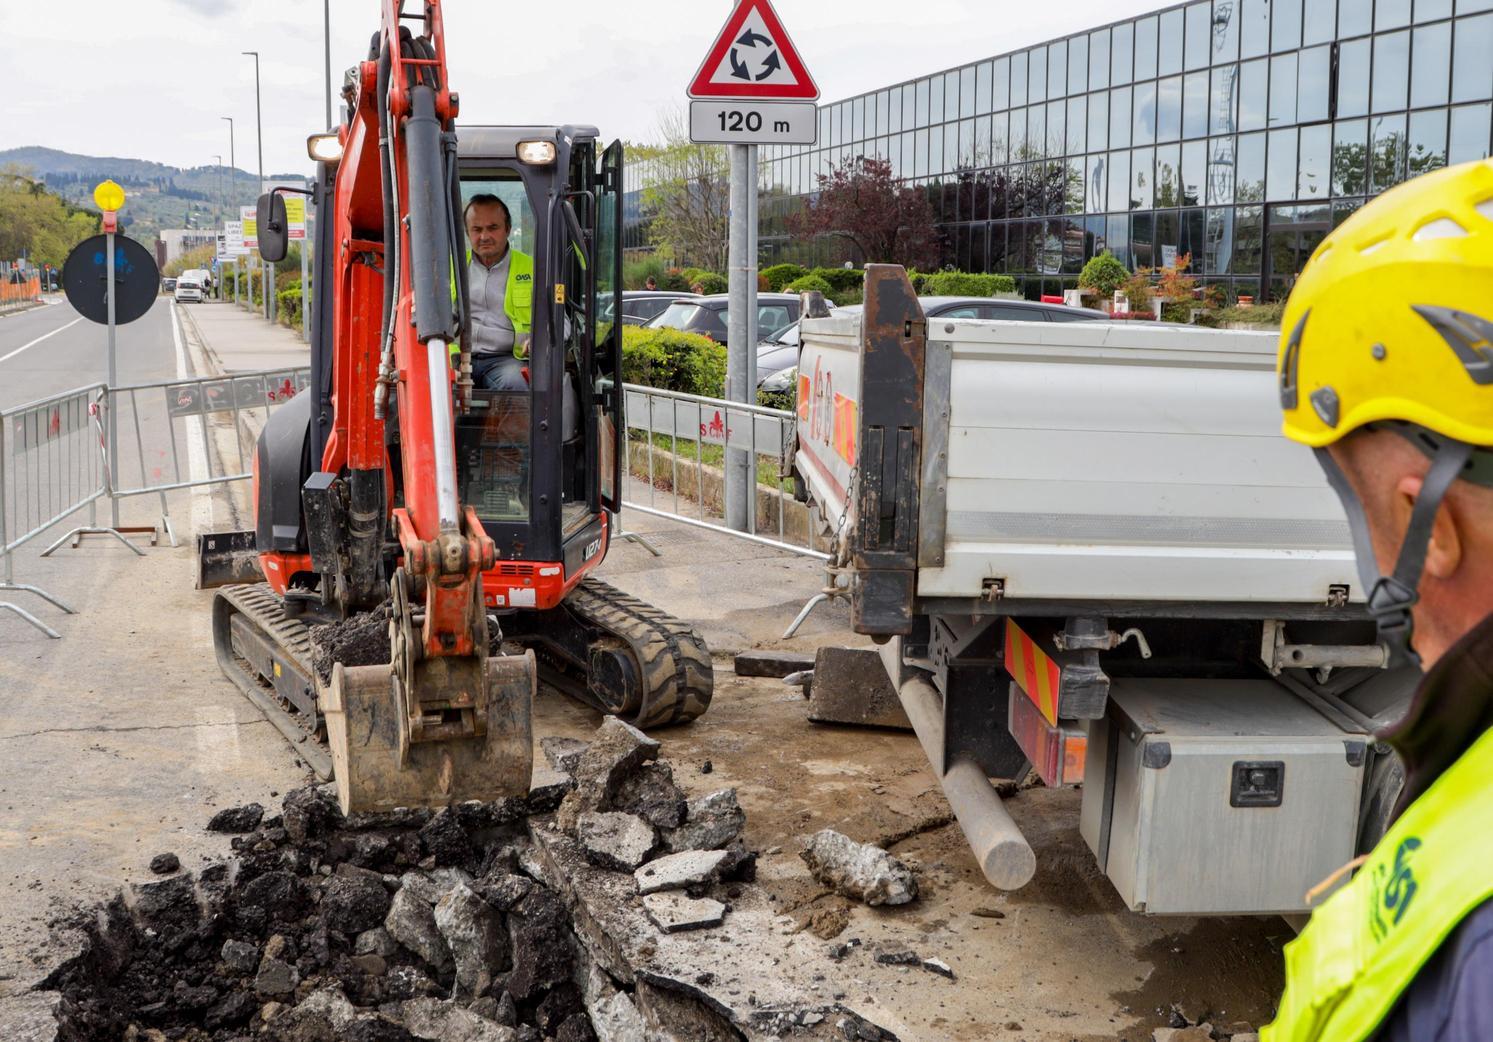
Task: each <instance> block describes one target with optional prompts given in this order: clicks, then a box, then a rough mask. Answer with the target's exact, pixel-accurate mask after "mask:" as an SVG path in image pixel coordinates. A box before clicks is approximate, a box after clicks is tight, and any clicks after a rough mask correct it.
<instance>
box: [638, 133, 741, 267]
mask: <svg viewBox="0 0 1493 1042" xmlns="http://www.w3.org/2000/svg"><path fill="white" fill-rule="evenodd" d="M658 136H659V138H660V140H661V141H662V144H659V145H654V146H644V147H634V148H632V149H631V150H630V153H631V158H632V160H633V162H635V163H638V164H640V165H642V166H643V167H644V168H645V173H646V177H645V180H646V182H647V186H646V187H645V188H644V189H643V213H644V216H645V219H646V220H647V224H648V238H649V241H650V242H652V243H653V244H654V245H655V246H657V247H658V248H659V251H660V252H661V253H665V254H668V255H670V256H672V257H673V259H674V262H675V263H676V264H681V265H690V264H692V265H695V266H697V267H701V268H704V269H706V270H707V271H724V270H725V269H726V245H727V239H728V233H729V228H730V206H731V185H730V180H731V179H730V169H729V164H728V162H727V159H726V150H725V149H724V148H723V147H721V146H719V145H697V144H695V143H694V142H692V141H691V140H690V139H689V122H688V117H687V116H686V115H685V113H684V110H683V109H678V108H675V109H672V110H670V111H668V112H666V113H664V115H663V116H662V117H660V119H659V122H658Z"/></svg>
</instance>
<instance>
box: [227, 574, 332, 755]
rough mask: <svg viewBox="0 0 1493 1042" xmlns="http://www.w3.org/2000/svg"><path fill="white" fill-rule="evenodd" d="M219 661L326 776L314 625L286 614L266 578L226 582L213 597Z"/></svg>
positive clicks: (299, 751) (327, 753)
mask: <svg viewBox="0 0 1493 1042" xmlns="http://www.w3.org/2000/svg"><path fill="white" fill-rule="evenodd" d="M213 650H214V652H215V653H216V654H217V656H218V665H219V666H221V667H222V669H223V672H224V674H225V675H227V677H228V678H229V679H230V680H232V681H233V682H234V683H235V684H237V685H238V688H239V690H240V691H242V692H243V693H244V694H245V695H246V696H248V699H249V701H251V702H253V703H254V704H255V705H256V706H258V707H259V708H260V710H262V711H263V712H264V715H265V716H267V717H268V718H269V721H270V723H272V724H274V725H275V727H276V728H277V729H279V731H280V733H281V734H283V735H284V736H285V737H286V738H287V739H289V741H290V744H291V746H292V747H293V748H294V749H295V751H296V753H297V755H299V756H300V757H301V759H303V760H304V761H305V762H306V764H307V765H308V766H309V767H310V768H311V769H312V770H313V771H315V772H316V775H317V777H319V778H321V779H323V780H326V779H329V778H331V777H332V757H331V754H330V753H329V752H328V751H327V747H326V731H325V728H324V726H323V723H322V719H321V713H320V711H319V709H318V705H317V690H316V672H315V670H314V669H313V668H312V657H313V655H314V648H313V646H312V644H311V634H310V625H309V623H307V622H304V621H302V620H301V619H296V618H286V616H285V612H284V608H283V605H282V603H281V601H280V598H279V597H277V596H275V593H274V591H273V590H271V589H270V587H269V584H268V583H252V584H249V585H244V586H225V587H223V588H221V589H219V590H218V593H217V596H216V597H214V598H213Z"/></svg>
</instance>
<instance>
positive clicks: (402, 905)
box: [40, 787, 596, 1042]
mask: <svg viewBox="0 0 1493 1042" xmlns="http://www.w3.org/2000/svg"><path fill="white" fill-rule="evenodd" d="M564 791H565V790H564V788H563V787H551V789H550V790H549V791H548V792H545V793H540V794H538V797H537V798H536V799H530V800H523V799H518V800H504V801H499V802H496V803H487V804H475V803H474V804H464V805H461V806H458V807H454V808H448V809H446V810H442V811H439V812H436V813H432V812H429V811H398V812H394V813H390V814H379V815H355V816H353V817H351V818H344V817H343V816H342V814H341V812H340V811H339V810H338V808H337V804H336V800H335V797H334V796H333V795H332V794H331V792H330V791H328V789H327V788H325V787H308V788H303V789H297V790H295V791H293V792H291V793H289V794H288V795H287V796H286V797H285V800H284V805H283V808H282V812H281V813H280V814H279V815H276V816H273V817H267V818H265V819H263V821H262V822H261V823H260V824H259V825H258V827H257V828H255V829H254V831H252V832H249V833H247V834H243V835H238V836H235V837H234V838H233V840H232V845H233V849H234V850H235V851H236V853H237V856H236V857H234V858H232V859H231V860H227V861H224V862H221V863H216V864H211V865H208V866H207V867H206V868H204V869H202V870H201V871H199V872H197V873H190V872H186V873H181V874H179V875H175V876H172V877H171V878H169V879H165V880H162V881H160V882H151V883H143V884H139V885H136V886H134V887H132V888H131V889H130V890H129V892H128V893H124V894H121V895H119V896H118V897H116V898H115V899H114V900H113V901H112V902H110V903H109V904H108V905H107V906H106V907H105V908H103V909H100V910H98V911H97V912H96V913H94V914H93V915H91V916H89V917H86V918H84V919H83V920H81V921H79V922H77V923H75V924H73V925H75V926H78V927H81V928H82V929H83V930H84V931H85V933H86V934H87V936H88V938H89V940H88V943H87V944H86V945H85V946H84V949H83V951H82V953H81V954H80V955H79V956H78V957H76V958H75V959H73V960H72V961H70V962H69V963H67V964H65V965H64V966H63V967H62V968H60V969H59V970H57V971H56V972H54V973H53V974H52V975H51V977H49V978H48V979H47V980H46V981H43V982H42V984H41V985H40V988H41V990H56V991H60V992H61V995H62V998H61V1002H60V1004H59V1007H58V1011H57V1012H58V1020H59V1033H58V1037H59V1038H60V1039H63V1040H75V1039H76V1040H94V1039H98V1040H102V1039H110V1040H113V1039H120V1038H125V1039H138V1040H140V1042H145V1040H147V1039H151V1040H154V1039H161V1038H164V1039H173V1040H174V1039H185V1040H192V1042H201V1040H208V1039H212V1040H230V1039H247V1038H255V1039H259V1038H263V1039H267V1040H270V1042H321V1040H328V1042H330V1040H332V1039H339V1040H340V1039H350V1040H362V1042H407V1040H413V1039H468V1040H471V1042H520V1040H536V1042H537V1040H539V1039H541V1038H553V1039H557V1040H562V1042H584V1040H589V1039H594V1038H595V1037H596V1036H595V1032H594V1031H593V1029H592V1026H591V1021H590V1018H589V1017H588V1015H587V1014H586V1012H585V1010H584V1008H583V1003H582V999H581V993H580V989H579V988H578V986H577V985H576V984H575V983H574V981H573V979H572V978H573V977H574V975H575V960H574V935H573V933H572V932H571V930H570V923H569V916H568V913H567V911H566V908H565V905H564V903H563V902H562V901H561V900H560V898H559V897H557V896H556V895H555V894H554V893H553V892H552V891H551V890H549V889H548V888H547V887H545V886H543V885H542V884H540V883H537V882H535V881H534V880H533V879H532V878H531V877H529V876H527V875H524V874H522V872H521V871H520V868H519V861H520V857H521V855H522V853H523V851H524V849H525V847H526V846H527V843H528V840H527V836H526V830H527V823H528V817H529V815H530V814H533V813H543V812H545V811H549V810H552V809H554V807H555V806H556V805H557V804H558V802H559V799H560V797H561V796H562V795H563V794H564Z"/></svg>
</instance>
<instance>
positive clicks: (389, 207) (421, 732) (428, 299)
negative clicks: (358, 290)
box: [322, 0, 536, 809]
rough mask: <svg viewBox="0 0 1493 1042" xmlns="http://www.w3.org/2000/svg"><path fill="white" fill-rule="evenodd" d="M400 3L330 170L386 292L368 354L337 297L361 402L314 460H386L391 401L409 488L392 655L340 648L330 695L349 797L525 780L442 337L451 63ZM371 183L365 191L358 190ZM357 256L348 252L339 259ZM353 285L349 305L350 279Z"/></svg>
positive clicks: (398, 527)
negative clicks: (375, 255)
mask: <svg viewBox="0 0 1493 1042" xmlns="http://www.w3.org/2000/svg"><path fill="white" fill-rule="evenodd" d="M403 8H404V3H402V2H401V0H383V25H382V27H381V29H380V32H379V36H378V38H377V40H378V43H377V50H376V54H375V55H374V56H373V57H372V58H371V60H370V61H368V62H365V63H364V64H363V66H362V68H361V70H360V76H359V78H358V84H357V87H358V89H357V90H356V92H355V96H354V97H353V99H352V105H351V109H352V112H351V119H350V121H349V123H348V124H347V125H346V126H345V127H344V133H345V135H346V140H345V145H346V146H347V151H346V152H345V153H344V159H343V169H344V171H351V172H352V173H353V176H351V177H348V178H345V179H339V186H338V192H337V207H336V210H335V218H336V220H337V221H338V225H339V233H340V232H341V230H342V225H343V223H344V222H346V224H347V233H346V234H345V235H342V234H339V237H338V238H339V242H341V243H344V244H348V243H351V242H352V241H353V240H354V239H355V238H363V239H368V238H371V234H370V232H371V231H372V229H371V228H370V224H371V223H372V222H371V220H370V218H371V217H373V216H375V215H378V216H380V217H381V220H379V221H378V225H379V229H380V230H381V232H382V240H383V241H382V250H381V251H379V252H381V254H382V259H383V262H384V263H383V265H382V280H383V283H384V285H383V296H384V307H383V320H382V322H381V325H380V329H379V336H378V365H377V369H376V372H374V371H371V367H370V365H369V361H370V359H369V358H368V357H367V354H368V352H367V342H366V337H362V338H360V337H358V336H357V335H356V334H355V332H354V328H355V327H356V326H357V325H358V324H359V321H360V316H358V315H356V314H352V313H348V314H346V315H345V316H344V315H339V319H342V318H345V323H344V326H343V327H339V328H338V330H337V333H336V356H335V360H334V368H337V369H342V370H344V371H345V372H346V373H347V375H348V377H349V378H348V379H346V380H342V381H338V385H339V387H340V388H342V389H343V393H346V394H348V395H349V396H352V397H361V398H363V399H364V402H363V403H357V404H354V403H352V402H349V403H348V405H349V406H350V408H349V410H348V412H349V415H350V416H351V417H352V419H350V421H349V423H348V425H347V428H346V431H345V435H346V442H347V444H346V446H345V449H346V454H347V458H346V459H341V458H338V457H339V456H340V455H342V451H343V449H344V446H342V445H338V444H332V443H329V444H328V447H327V452H326V453H325V454H324V458H323V468H322V469H323V472H324V473H338V472H339V471H341V470H342V469H343V468H346V469H347V471H348V473H349V475H350V478H349V485H350V486H351V485H352V484H353V483H354V481H355V480H356V479H355V478H353V477H352V475H355V474H356V473H357V472H358V471H360V470H364V471H372V470H381V469H382V468H383V467H384V466H386V465H387V458H386V455H385V452H384V432H383V427H384V424H385V423H386V422H387V420H388V418H389V417H390V416H391V414H392V415H394V416H397V422H398V430H399V445H400V453H399V459H400V463H399V466H400V469H401V472H402V473H401V478H402V480H401V482H400V485H399V487H400V489H401V490H402V492H403V503H402V504H401V505H399V506H397V507H396V508H395V509H393V510H392V511H390V512H389V517H390V518H391V519H392V527H393V536H394V538H395V541H397V543H398V545H399V550H400V557H401V560H400V563H399V565H398V567H397V568H396V569H395V571H394V574H393V578H392V580H391V582H390V584H389V589H388V592H387V596H388V599H389V606H390V645H391V648H392V661H391V662H390V663H389V665H388V666H387V667H384V666H364V667H350V668H344V667H341V666H338V667H337V668H336V669H335V670H334V672H333V676H332V683H331V692H330V695H329V697H328V699H327V702H328V710H327V713H326V716H327V726H328V735H329V740H330V744H331V746H332V752H333V760H334V764H335V773H336V777H337V780H338V786H339V791H340V793H341V795H342V799H343V803H344V805H345V806H347V807H350V808H352V809H376V808H380V807H387V806H408V805H416V804H428V803H432V802H436V803H443V802H449V801H452V800H459V799H474V798H475V799H492V798H495V797H497V796H501V795H512V794H516V793H522V792H525V791H527V787H528V783H529V775H530V769H531V759H532V753H531V749H530V732H531V728H530V723H529V704H530V702H531V700H532V697H533V691H534V687H535V676H536V672H535V665H534V660H533V656H532V655H531V654H523V655H513V656H490V655H489V653H488V648H489V638H490V634H489V629H488V618H487V614H486V610H485V608H484V605H483V599H482V572H483V571H486V570H488V569H490V568H492V567H493V565H494V563H495V557H496V551H495V547H494V545H493V542H492V540H491V539H490V538H489V537H488V536H487V534H486V533H485V532H484V530H483V527H482V524H481V522H480V521H479V520H478V518H477V516H476V513H475V511H473V510H472V509H471V508H470V507H466V506H463V505H462V503H461V502H460V500H459V498H458V494H457V485H458V482H457V472H456V439H455V412H456V409H457V408H458V407H465V404H466V402H467V401H468V398H469V395H470V387H471V384H470V359H469V355H468V353H467V351H466V350H465V349H464V350H463V351H462V354H461V361H460V364H459V366H458V370H457V372H458V373H459V374H460V379H459V380H457V381H456V384H457V386H456V388H455V392H456V393H455V394H453V379H452V369H451V365H450V362H449V360H448V358H449V354H450V350H449V345H450V344H452V343H453V342H458V341H459V342H461V343H463V345H464V344H465V337H464V335H463V332H462V330H463V327H464V322H465V317H466V311H467V308H466V306H465V275H464V272H463V271H462V270H461V269H462V265H461V264H460V262H459V261H458V258H459V257H461V255H462V252H463V251H462V241H461V235H462V230H461V226H460V223H459V217H458V213H459V195H458V194H457V192H458V184H457V177H456V134H455V119H456V113H457V108H458V99H457V96H456V95H455V94H454V93H452V91H451V90H450V86H449V83H448V82H447V77H446V60H445V58H446V54H445V38H444V30H443V25H442V21H441V4H440V0H424V2H423V10H422V13H421V14H420V15H419V16H411V15H408V14H406V13H405V12H404V10H403ZM411 23H414V24H416V25H418V26H419V31H418V32H414V31H411V29H410V25H411ZM370 88H371V89H370ZM373 189H376V190H377V195H378V206H377V208H376V209H375V208H374V207H373V206H372V205H371V200H370V199H369V198H368V196H369V195H370V194H371V191H372V190H373ZM355 225H356V227H355ZM343 249H344V251H347V252H351V251H350V249H349V247H348V246H347V245H344V246H343ZM354 263H356V261H355V260H354V259H352V258H349V261H348V264H347V265H346V267H347V268H348V269H350V268H351V266H352V265H353V264H354ZM453 272H454V273H455V274H456V278H455V280H454V284H456V285H457V286H458V291H457V306H456V307H453V303H452V293H451V286H452V285H453ZM346 274H347V276H348V278H349V280H350V279H351V277H352V273H351V271H350V270H349V271H347V272H346ZM348 300H349V302H350V305H351V307H356V306H357V295H356V294H349V295H348ZM364 303H365V305H366V303H367V302H366V300H365V301H364ZM370 377H371V379H370ZM366 403H371V408H367V407H366ZM391 406H392V409H391ZM338 411H339V413H340V412H342V403H338ZM363 484H365V485H366V484H368V482H367V481H366V480H365V481H364V482H363ZM378 484H380V485H383V483H382V482H380V483H378ZM380 491H382V488H381V489H380ZM352 513H354V514H356V513H357V511H356V510H353V511H352ZM368 513H369V515H370V516H371V515H372V512H371V511H370V512H368ZM382 517H383V512H382V511H379V512H378V519H377V520H376V521H373V522H372V523H367V524H363V525H359V524H357V523H356V521H357V520H358V519H357V518H356V517H353V518H351V520H352V521H353V522H354V523H353V524H350V525H349V526H348V530H349V531H348V543H349V552H348V554H347V557H348V559H349V561H350V562H360V561H367V562H375V563H376V562H377V561H378V560H379V553H380V550H381V547H382V544H383V542H384V532H383V530H382V529H383V526H382V523H381V521H382ZM360 542H361V544H362V545H359V543H360ZM367 578H368V577H365V576H361V575H359V576H353V581H349V582H347V583H343V584H339V596H342V597H344V598H347V599H348V603H346V604H344V605H343V608H344V609H345V610H352V609H355V608H362V607H367V606H368V605H367V603H366V600H367V599H368V595H369V593H370V592H371V591H370V587H371V586H373V585H375V584H374V583H370V582H369V581H367ZM359 598H361V599H362V600H364V601H365V603H357V599H359Z"/></svg>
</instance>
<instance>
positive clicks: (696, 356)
mask: <svg viewBox="0 0 1493 1042" xmlns="http://www.w3.org/2000/svg"><path fill="white" fill-rule="evenodd" d="M622 379H623V380H624V381H625V382H626V383H633V384H643V385H645V386H648V387H661V388H663V389H664V390H668V391H683V392H684V393H685V394H699V395H705V396H707V397H711V398H719V397H720V396H721V394H722V392H723V391H724V390H725V387H726V349H725V347H724V346H723V345H721V344H717V343H716V342H715V341H714V340H711V339H710V338H709V337H706V336H700V335H699V334H698V333H685V332H683V331H681V330H678V329H652V328H649V329H644V328H643V327H642V326H624V327H622Z"/></svg>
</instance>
